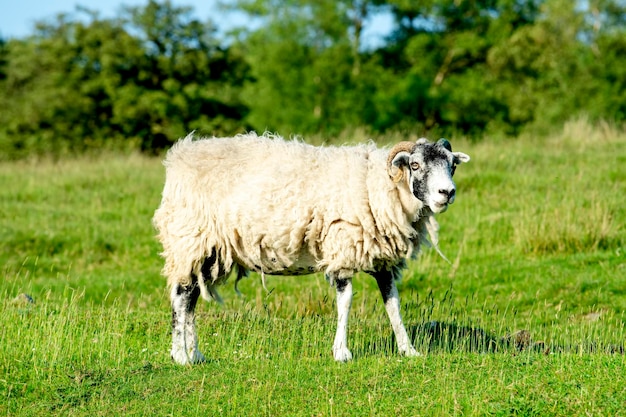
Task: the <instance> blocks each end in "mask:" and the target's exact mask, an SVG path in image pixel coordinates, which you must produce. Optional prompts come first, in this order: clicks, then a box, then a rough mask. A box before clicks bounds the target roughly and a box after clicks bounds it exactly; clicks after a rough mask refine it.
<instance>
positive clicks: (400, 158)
mask: <svg viewBox="0 0 626 417" xmlns="http://www.w3.org/2000/svg"><path fill="white" fill-rule="evenodd" d="M410 156H411V154H410V153H408V152H405V151H402V152H398V153H397V154H396V156H394V157H393V159H392V160H391V165H393V166H394V167H396V168H402V167H403V166H409V158H410Z"/></svg>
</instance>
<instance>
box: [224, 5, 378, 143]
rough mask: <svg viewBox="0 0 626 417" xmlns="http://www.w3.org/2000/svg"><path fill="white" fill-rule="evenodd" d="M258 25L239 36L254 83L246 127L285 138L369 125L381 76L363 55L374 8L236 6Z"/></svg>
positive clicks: (249, 88) (249, 92) (246, 96)
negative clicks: (374, 84)
mask: <svg viewBox="0 0 626 417" xmlns="http://www.w3.org/2000/svg"><path fill="white" fill-rule="evenodd" d="M234 7H235V8H236V9H237V10H242V11H245V12H247V13H248V14H249V15H251V16H252V17H254V18H256V19H257V20H258V21H260V22H261V25H260V27H259V28H254V29H244V30H242V33H241V34H240V47H241V49H242V50H243V51H245V52H244V53H245V56H246V59H247V60H248V62H249V64H250V68H251V76H252V79H251V80H250V81H249V82H248V83H247V84H246V86H245V89H244V99H245V102H246V104H247V105H248V107H249V108H250V114H249V117H248V119H247V120H248V121H249V123H250V124H251V125H252V126H253V127H254V128H256V129H257V130H265V129H269V130H278V131H281V132H283V133H284V134H290V133H309V132H325V133H337V132H339V131H341V130H342V129H345V128H346V127H350V126H353V127H356V126H361V125H364V124H368V122H367V121H366V117H367V116H368V115H369V114H371V113H372V112H373V111H374V108H373V100H372V99H371V98H370V97H372V96H373V95H374V94H375V89H373V87H372V85H371V84H370V83H371V82H372V80H375V79H376V75H377V73H379V72H381V68H380V67H379V66H378V65H377V64H376V62H374V61H370V60H368V56H367V54H364V53H363V52H362V40H361V39H362V38H361V34H362V31H363V28H364V25H365V24H366V21H367V18H368V16H369V14H370V13H374V12H375V11H376V10H375V5H374V4H373V3H371V2H367V1H359V0H341V1H334V0H322V1H319V0H315V1H314V0H270V1H266V0H242V1H238V2H236V4H235V6H234Z"/></svg>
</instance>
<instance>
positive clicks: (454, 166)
mask: <svg viewBox="0 0 626 417" xmlns="http://www.w3.org/2000/svg"><path fill="white" fill-rule="evenodd" d="M454 171H456V165H452V169H451V170H450V175H451V176H453V175H454Z"/></svg>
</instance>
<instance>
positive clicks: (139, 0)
mask: <svg viewBox="0 0 626 417" xmlns="http://www.w3.org/2000/svg"><path fill="white" fill-rule="evenodd" d="M146 3H147V0H0V37H2V38H5V39H8V38H23V37H25V36H28V35H30V34H32V33H33V32H34V27H35V22H36V21H40V20H54V18H55V16H56V15H58V14H59V13H68V14H72V13H74V12H75V11H76V5H80V6H84V7H86V8H87V9H89V10H95V11H98V12H99V16H100V17H101V18H109V17H114V16H116V15H118V14H119V13H118V12H119V11H120V10H121V8H122V7H123V6H141V5H144V4H146ZM172 4H174V5H175V6H191V7H192V8H193V14H194V15H195V16H196V17H197V18H198V19H199V20H202V21H204V20H211V21H212V22H214V23H215V24H216V25H217V26H218V29H220V30H228V29H229V28H230V27H233V26H237V25H240V24H242V23H245V17H243V16H242V15H240V14H239V15H238V14H233V13H225V12H223V11H220V10H219V8H218V7H217V4H218V0H172ZM391 25H392V21H391V17H390V16H389V15H387V16H385V15H378V16H377V17H376V18H374V19H373V20H372V22H371V23H370V24H369V25H366V27H365V30H364V33H363V42H364V43H365V44H366V45H369V46H377V45H379V44H381V43H382V38H383V36H384V34H386V33H388V32H389V28H390V27H391Z"/></svg>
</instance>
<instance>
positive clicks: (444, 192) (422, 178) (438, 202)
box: [392, 138, 470, 213]
mask: <svg viewBox="0 0 626 417" xmlns="http://www.w3.org/2000/svg"><path fill="white" fill-rule="evenodd" d="M469 160H470V157H469V156H468V155H466V154H464V153H462V152H452V146H451V145H450V142H448V141H447V140H446V139H440V140H439V141H438V142H437V143H432V142H429V141H428V140H427V139H424V138H422V139H419V140H418V141H417V142H416V143H415V144H414V146H412V147H410V148H408V149H406V150H401V151H400V152H398V153H397V154H396V155H395V156H394V157H393V160H392V165H394V166H395V167H397V168H398V169H401V170H404V173H405V175H407V178H408V185H409V187H410V189H411V192H412V193H413V195H414V196H415V198H417V199H418V200H420V201H421V202H422V203H424V205H425V206H427V207H428V208H429V209H430V210H431V211H432V212H433V213H442V212H444V211H446V210H447V209H448V205H449V204H452V203H454V199H455V197H456V184H455V183H454V180H453V179H452V177H453V175H454V171H455V169H456V166H457V165H459V164H461V163H463V162H468V161H469Z"/></svg>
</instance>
